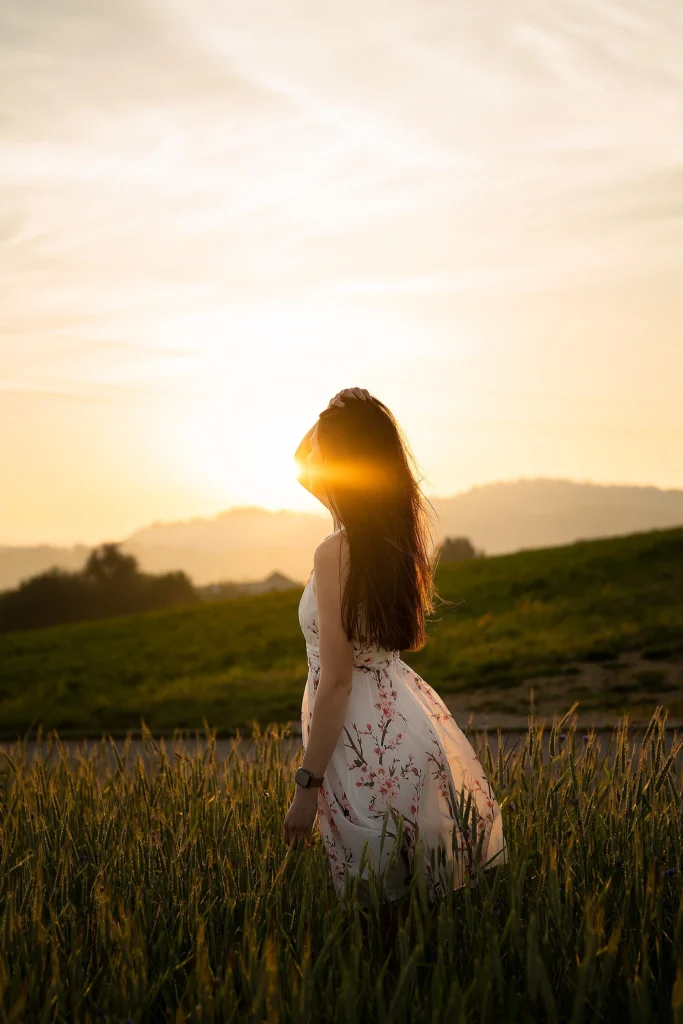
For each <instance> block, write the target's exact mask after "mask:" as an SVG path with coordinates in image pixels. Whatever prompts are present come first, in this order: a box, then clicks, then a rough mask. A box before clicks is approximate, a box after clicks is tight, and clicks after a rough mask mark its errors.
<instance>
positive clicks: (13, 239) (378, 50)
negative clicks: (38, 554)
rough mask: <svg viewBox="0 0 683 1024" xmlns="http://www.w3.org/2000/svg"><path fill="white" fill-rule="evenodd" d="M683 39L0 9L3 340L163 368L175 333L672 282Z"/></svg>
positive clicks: (508, 22) (279, 13)
mask: <svg viewBox="0 0 683 1024" xmlns="http://www.w3.org/2000/svg"><path fill="white" fill-rule="evenodd" d="M682 24H683V23H682V16H681V13H680V11H679V8H678V7H677V6H676V5H675V4H674V2H673V0H671V2H670V3H662V4H660V5H659V6H658V8H657V10H656V11H653V10H652V8H651V6H650V5H649V4H648V3H646V0H628V2H625V3H619V4H616V3H613V2H612V0H594V2H590V3H589V2H588V0H574V2H572V3H569V2H568V3H563V4H557V5H553V6H551V7H549V8H546V9H543V8H539V9H538V10H534V9H533V8H529V6H528V5H527V4H525V3H523V2H522V0H512V2H510V3H508V4H506V5H504V6H503V7H501V6H500V4H494V3H493V2H492V0H482V3H480V4H478V5H477V6H476V7H475V8H471V9H465V8H463V7H458V6H455V5H453V4H451V3H446V2H440V0H434V2H433V3H430V4H428V5H427V4H420V3H419V0H391V2H389V0H376V2H374V3H373V4H370V5H368V4H367V3H361V2H357V0H352V2H349V3H346V4H343V5H329V4H326V5H320V4H315V3H312V2H309V0H291V2H290V3H288V4H286V5H274V4H263V3H259V2H257V0H248V2H247V0H244V2H242V0H236V2H234V3H231V4H230V5H226V4H224V3H222V2H221V3H218V2H214V0H200V2H198V3H197V4H194V5H191V6H188V5H181V4H178V3H174V2H171V0H120V2H117V3H116V4H110V5H107V4H105V3H102V2H99V3H92V2H89V0H55V2H53V3H52V4H51V5H46V4H36V3H33V4H24V5H19V4H17V3H15V2H13V0H0V199H2V201H3V203H4V206H5V208H7V209H8V210H10V211H11V212H10V214H8V216H7V217H6V218H5V220H3V221H2V222H1V223H0V292H1V293H2V297H3V324H2V327H3V330H4V337H5V339H6V341H7V343H17V342H20V343H21V344H24V345H26V344H27V339H28V338H29V337H32V338H34V339H35V340H36V343H37V344H43V345H47V346H49V345H52V346H53V351H54V352H55V353H57V352H61V351H63V350H62V349H61V348H60V345H59V342H58V336H63V335H65V334H68V335H69V336H72V337H80V338H82V339H86V340H87V339H88V338H90V339H92V340H93V341H95V340H98V341H99V342H102V341H106V339H107V338H108V337H109V338H111V337H115V338H121V339H122V341H124V342H125V340H126V338H128V339H129V340H130V341H132V342H137V343H139V344H142V345H144V346H146V347H147V348H149V347H152V348H153V347H155V346H157V347H158V346H161V345H162V343H163V337H162V334H163V331H164V329H165V325H166V324H167V323H168V320H169V318H172V317H173V316H174V314H175V315H177V317H178V318H183V317H184V318H188V317H189V318H191V317H192V316H193V315H194V314H197V316H203V315H205V314H206V315H208V314H211V313H212V311H213V312H215V311H216V310H224V309H225V308H229V307H231V306H235V307H239V306H240V305H244V304H247V305H248V304H255V305H258V304H262V303H266V304H267V303H269V302H272V303H277V302H279V301H281V300H282V299H283V298H287V299H289V298H292V297H298V298H300V299H302V300H304V299H305V298H306V297H309V298H310V297H312V298H313V299H315V300H316V301H319V300H321V299H324V298H325V297H326V296H327V297H329V296H337V297H342V298H343V300H344V301H347V300H348V301H354V302H355V301H363V297H364V296H368V295H371V294H377V293H381V294H386V295H392V294H393V295H397V296H404V295H410V294H411V293H414V294H416V295H420V296H423V297H424V296H428V295H430V294H432V293H434V294H438V293H445V292H451V293H454V294H457V293H458V292H459V291H464V290H468V291H472V290H474V291H479V292H481V294H482V295H484V296H487V295H488V296H491V295H495V294H500V293H501V292H505V291H506V290H507V291H511V290H512V291H514V290H537V291H542V290H543V289H545V288H552V287H553V285H555V284H557V283H558V282H560V281H562V280H563V279H565V278H566V276H567V275H568V274H572V275H574V276H578V277H580V276H581V275H583V278H584V279H585V280H586V282H593V281H595V280H597V279H599V278H600V277H601V276H603V277H606V278H610V279H613V278H614V277H615V276H617V275H618V274H619V273H620V272H621V273H623V274H624V275H626V276H629V275H633V274H634V273H636V272H637V270H638V267H639V266H640V265H641V263H642V265H643V266H645V261H647V266H648V272H651V270H652V261H653V260H655V261H657V265H661V266H662V267H668V268H670V267H672V266H678V265H679V264H680V261H681V258H682V257H683V252H682V245H681V237H680V231H679V230H678V228H679V223H680V220H679V218H680V195H681V191H680V189H681V179H680V173H681V172H680V168H681V166H683V136H681V133H680V131H679V128H678V126H679V114H680V101H681V92H682V91H683V85H682V79H683V71H682V70H681V64H680V61H679V60H678V57H677V55H678V53H679V47H680V39H681V29H682ZM655 222H656V230H657V231H658V232H659V234H658V235H657V238H658V242H659V243H660V244H658V246H657V250H656V253H655V254H653V252H652V251H651V248H652V246H651V244H650V237H649V235H648V234H647V232H648V231H649V230H650V229H651V228H652V225H653V224H654V223H655ZM636 238H637V244H630V245H629V244H626V245H625V244H624V242H625V241H627V242H628V241H629V240H633V239H636ZM95 351H97V352H99V354H98V355H97V358H98V359H100V358H101V352H102V350H101V349H99V350H95ZM132 352H133V350H130V352H125V351H124V350H123V349H121V350H120V358H121V359H127V358H128V356H129V355H130V356H131V358H135V356H133V355H132ZM138 355H139V353H138ZM159 358H162V356H161V355H160V356H159ZM113 361H115V360H113Z"/></svg>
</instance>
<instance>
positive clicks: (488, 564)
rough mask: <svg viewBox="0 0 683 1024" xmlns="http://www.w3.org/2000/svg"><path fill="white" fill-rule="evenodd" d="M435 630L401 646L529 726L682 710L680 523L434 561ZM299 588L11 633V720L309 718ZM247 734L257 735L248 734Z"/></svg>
mask: <svg viewBox="0 0 683 1024" xmlns="http://www.w3.org/2000/svg"><path fill="white" fill-rule="evenodd" d="M436 585H437V590H438V592H439V594H440V595H441V597H442V598H444V599H445V600H446V601H447V602H448V603H447V604H438V605H437V608H436V610H435V613H434V614H433V615H431V616H429V617H428V620H427V642H426V644H425V646H424V648H423V649H422V650H420V651H415V652H407V651H404V652H402V659H403V661H405V663H406V664H408V665H410V666H411V667H412V668H414V670H415V671H416V672H418V673H419V674H420V675H421V676H422V678H423V679H425V680H426V681H427V682H428V683H430V684H431V685H432V686H433V687H434V688H435V689H436V691H437V692H438V693H439V694H440V695H441V696H443V698H444V700H446V701H447V703H448V706H449V707H450V708H451V709H452V710H453V713H454V714H455V713H456V711H457V716H456V721H458V723H459V724H460V725H461V726H462V727H464V726H465V724H466V723H467V721H468V718H469V715H470V713H473V714H475V715H476V716H477V718H479V719H480V718H481V716H487V717H488V721H489V723H492V722H496V721H498V722H501V721H506V720H509V718H510V717H514V718H515V720H516V721H517V722H518V723H519V722H521V723H522V724H523V725H525V724H526V715H527V712H528V710H529V705H530V697H531V689H532V688H533V690H534V699H535V706H536V710H537V711H538V713H539V714H542V715H548V716H550V715H552V714H553V713H555V712H562V713H564V712H566V711H568V710H569V708H570V706H571V705H572V703H573V702H574V701H576V700H578V701H580V708H579V710H580V712H582V714H583V715H584V721H585V720H586V718H588V719H592V720H593V721H598V720H599V719H600V718H602V716H608V718H609V719H611V720H612V721H615V720H616V719H617V717H618V716H619V715H620V714H621V713H622V712H624V711H627V712H629V714H631V715H633V716H634V718H635V717H638V718H639V719H640V720H641V721H642V720H644V721H647V720H648V719H649V717H650V715H651V714H652V711H653V710H654V706H655V705H656V704H657V703H662V704H664V705H665V706H666V707H668V708H669V710H670V714H671V717H672V719H674V720H676V721H680V720H681V717H682V716H683V528H679V529H678V530H668V531H667V530H661V531H658V530H653V531H651V532H649V533H641V534H634V535H632V536H628V537H620V538H612V539H604V540H593V541H586V542H583V543H576V544H571V545H568V546H566V547H550V548H542V549H539V550H534V551H524V552H519V553H517V554H509V555H502V556H496V557H491V558H469V559H467V560H466V561H463V562H460V563H459V564H452V565H443V566H440V567H438V568H437V572H436ZM300 599H301V589H300V588H291V587H288V588H286V589H283V590H281V591H280V592H271V593H265V594H258V595H246V596H238V597H235V598H234V599H233V600H229V601H215V602H204V601H200V602H199V603H197V604H196V605H194V606H188V607H184V608H172V609H163V610H160V611H149V612H142V613H137V614H134V615H120V616H117V617H116V618H109V619H100V620H98V621H95V622H79V623H72V624H69V625H64V626H55V627H52V628H48V629H36V630H31V631H25V632H23V633H18V632H15V633H5V634H0V729H1V731H2V734H4V735H11V736H14V735H15V734H16V733H17V732H19V733H21V734H23V733H24V732H25V731H26V730H27V729H28V728H29V727H30V726H31V725H33V726H34V727H35V726H37V725H38V723H41V724H42V725H43V727H44V728H51V727H55V728H57V729H59V730H60V734H61V735H63V736H65V737H66V735H68V734H69V731H71V734H72V735H81V736H83V735H101V732H102V730H103V729H123V730H125V729H129V728H130V729H138V728H139V727H140V719H141V718H144V720H145V722H146V723H147V725H149V727H150V728H151V729H152V730H154V731H155V732H156V731H157V730H162V729H163V730H173V729H174V728H176V727H182V728H188V729H195V728H198V729H202V727H203V720H204V718H206V720H207V722H208V723H209V725H210V726H211V727H215V728H217V729H219V730H222V731H225V730H234V729H236V728H240V729H242V730H243V731H244V730H248V729H249V724H250V722H251V721H252V720H253V719H257V720H258V721H260V722H261V724H262V725H265V724H267V723H269V722H282V723H284V722H287V721H290V722H293V723H294V724H295V725H297V724H299V723H300V712H301V700H302V696H303V689H304V686H305V682H306V673H307V671H308V662H307V659H306V646H305V642H304V638H303V635H302V633H301V628H300V626H299V622H298V618H297V616H298V605H299V602H300ZM248 734H249V733H248V732H247V735H248Z"/></svg>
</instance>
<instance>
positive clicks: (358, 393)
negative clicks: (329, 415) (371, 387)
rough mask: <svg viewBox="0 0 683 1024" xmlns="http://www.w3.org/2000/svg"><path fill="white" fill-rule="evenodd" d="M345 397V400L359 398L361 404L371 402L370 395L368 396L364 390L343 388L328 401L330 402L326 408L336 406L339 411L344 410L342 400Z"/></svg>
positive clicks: (368, 393)
mask: <svg viewBox="0 0 683 1024" xmlns="http://www.w3.org/2000/svg"><path fill="white" fill-rule="evenodd" d="M345 397H346V398H360V400H361V401H362V402H371V401H372V395H371V394H370V392H369V391H366V389H365V388H344V389H343V390H342V391H338V392H337V394H336V395H335V396H334V398H331V399H330V402H329V405H328V406H327V408H328V409H329V408H330V406H332V405H336V406H338V407H339V408H340V409H343V408H344V398H345Z"/></svg>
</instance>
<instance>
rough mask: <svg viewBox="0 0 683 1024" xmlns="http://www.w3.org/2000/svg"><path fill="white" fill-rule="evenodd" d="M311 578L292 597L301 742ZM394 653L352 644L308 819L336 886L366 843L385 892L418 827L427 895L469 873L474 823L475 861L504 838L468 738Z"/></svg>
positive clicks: (400, 872)
mask: <svg viewBox="0 0 683 1024" xmlns="http://www.w3.org/2000/svg"><path fill="white" fill-rule="evenodd" d="M342 529H344V528H343V527H342ZM338 532H339V531H338V530H336V531H335V533H338ZM330 536H334V534H330ZM314 587H315V585H314V581H313V572H311V575H310V577H309V579H308V582H307V584H306V587H305V589H304V592H303V594H302V596H301V601H300V602H299V625H300V626H301V630H302V632H303V634H304V638H305V640H306V649H307V653H308V678H307V680H306V688H305V690H304V695H303V700H302V704H301V728H302V742H303V747H304V750H305V749H306V745H307V743H308V734H309V729H310V723H311V718H312V716H313V703H314V700H315V693H316V690H317V687H318V683H319V681H320V656H319V648H318V610H317V604H316V596H315V589H314ZM399 654H400V652H399V651H388V650H382V649H381V648H378V647H368V646H366V647H362V646H359V645H355V646H354V658H353V662H354V665H353V687H352V691H351V696H350V699H349V706H348V710H347V712H346V718H345V721H344V725H343V727H342V731H341V733H340V736H339V740H338V742H337V745H336V747H335V749H334V751H333V753H332V757H331V759H330V762H329V764H328V766H327V769H326V771H325V774H324V781H323V784H322V785H321V787H320V789H319V791H318V810H317V816H316V823H317V826H318V830H319V833H320V836H321V839H322V841H323V843H324V845H325V848H326V850H327V854H328V857H329V861H330V867H331V869H332V878H333V882H334V885H335V888H336V889H337V892H338V893H339V895H341V894H342V893H343V891H344V884H345V882H344V878H345V874H346V873H347V872H348V873H349V874H350V875H351V876H353V877H355V876H357V875H358V874H359V870H358V869H359V864H360V860H361V854H362V851H363V848H364V846H366V844H367V846H366V851H367V852H366V861H365V863H367V862H368V861H369V862H370V863H371V864H372V867H373V869H374V870H375V871H376V872H383V873H384V881H383V885H384V891H385V894H386V897H387V898H389V899H396V898H397V897H398V896H400V895H401V892H402V891H403V890H404V889H405V885H406V884H407V882H408V881H409V877H410V872H411V871H412V870H413V866H414V854H415V850H416V840H417V837H418V835H419V837H420V839H421V842H422V847H423V864H424V868H425V875H426V878H427V881H428V891H429V897H430V899H431V900H434V899H437V898H438V897H439V896H441V895H442V894H443V893H444V892H445V891H446V890H445V886H446V883H447V879H448V877H449V876H448V874H447V872H448V871H449V870H450V871H453V875H452V876H451V877H452V878H453V884H454V885H455V888H458V887H459V886H461V885H463V884H464V883H465V881H466V880H467V878H468V877H469V878H470V879H471V880H472V881H474V880H475V878H476V867H477V864H476V858H475V857H474V850H475V849H476V847H477V845H478V842H479V836H480V834H481V833H482V832H483V834H484V838H483V843H482V847H481V853H480V859H479V861H478V866H479V868H489V867H495V866H497V865H499V864H504V863H506V862H507V859H508V857H507V847H506V845H505V840H504V837H503V822H502V815H501V811H500V807H499V806H498V803H497V801H496V798H495V796H494V794H493V792H492V789H491V785H490V783H489V782H488V779H487V778H486V775H485V773H484V771H483V769H482V766H481V764H480V762H479V760H478V758H477V756H476V754H475V752H474V750H473V748H472V746H471V744H470V742H469V740H468V739H467V737H466V736H465V735H464V733H463V732H462V731H461V729H460V728H459V727H458V725H457V723H456V722H455V719H454V718H453V716H452V715H451V714H450V712H449V710H448V708H447V707H446V705H445V704H444V702H443V701H442V700H441V698H440V697H439V696H438V694H437V693H436V691H435V690H434V689H433V688H432V687H431V686H429V684H428V683H426V682H425V681H424V679H422V678H421V677H420V676H419V675H418V674H417V673H416V672H414V671H413V669H411V668H410V666H409V665H407V664H406V663H405V662H404V661H402V660H401V658H400V657H399ZM472 805H474V806H475V807H476V822H475V821H474V818H473V814H472ZM399 817H400V818H402V819H403V830H404V831H403V846H402V848H401V851H400V857H399V858H398V859H397V860H396V861H395V862H394V864H393V865H392V866H391V867H390V868H389V869H387V860H388V857H389V853H390V851H391V847H392V844H393V841H394V839H395V837H396V827H397V824H398V818H399ZM383 826H384V827H385V828H386V833H385V838H384V841H383V842H382V828H383ZM475 830H476V836H475ZM454 847H455V849H454ZM439 848H441V849H442V850H443V852H442V853H439V852H438V851H439ZM367 876H368V872H367V868H366V867H364V868H363V871H362V873H361V876H360V878H359V883H358V894H359V897H360V898H361V900H362V902H366V896H367V881H366V879H367Z"/></svg>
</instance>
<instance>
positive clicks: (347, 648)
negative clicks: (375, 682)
mask: <svg viewBox="0 0 683 1024" xmlns="http://www.w3.org/2000/svg"><path fill="white" fill-rule="evenodd" d="M344 543H346V542H345V541H343V540H342V538H341V535H340V534H336V535H335V536H333V537H329V538H328V539H327V540H325V541H323V543H322V544H321V545H320V547H318V548H317V550H316V552H315V554H314V556H313V570H314V577H315V592H316V601H317V606H318V633H319V638H318V645H319V648H320V681H319V683H318V688H317V690H316V693H315V700H314V702H313V716H312V718H311V724H310V729H309V735H308V745H307V747H306V751H305V754H304V759H303V761H302V764H303V766H304V768H308V770H309V771H311V772H313V774H314V775H316V776H320V775H324V774H325V771H326V769H327V766H328V764H329V761H330V758H331V757H332V752H333V751H334V748H335V747H336V745H337V741H338V739H339V736H340V735H341V731H342V727H343V725H344V719H345V717H346V711H347V708H348V706H349V699H350V697H351V689H352V685H353V642H352V641H350V640H348V639H347V637H346V633H345V632H344V627H343V626H342V617H341V586H343V582H344V572H343V570H342V574H341V575H342V579H341V580H340V571H339V568H340V559H341V557H342V552H343V551H344V548H343V544H344Z"/></svg>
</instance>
